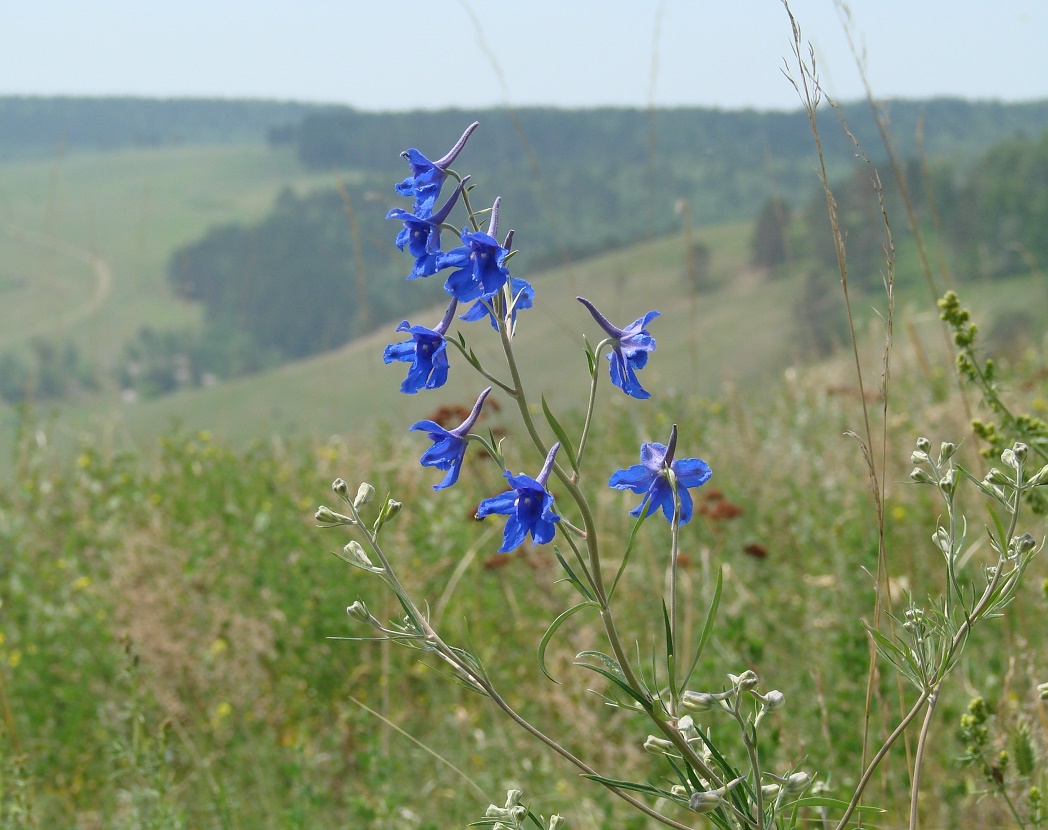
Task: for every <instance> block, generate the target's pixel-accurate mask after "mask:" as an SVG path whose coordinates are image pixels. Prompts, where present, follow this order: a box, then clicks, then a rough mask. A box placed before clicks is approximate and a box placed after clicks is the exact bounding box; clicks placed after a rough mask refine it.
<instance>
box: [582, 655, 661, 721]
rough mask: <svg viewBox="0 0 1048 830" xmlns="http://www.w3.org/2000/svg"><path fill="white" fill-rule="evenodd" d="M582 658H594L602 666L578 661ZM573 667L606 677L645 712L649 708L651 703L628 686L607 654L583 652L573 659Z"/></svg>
mask: <svg viewBox="0 0 1048 830" xmlns="http://www.w3.org/2000/svg"><path fill="white" fill-rule="evenodd" d="M582 657H595V658H597V659H598V660H599V661H600V662H602V663H603V664H604V665H603V666H594V665H593V664H592V663H585V662H582V661H581V660H580V658H582ZM575 665H576V666H581V667H582V668H584V669H589V670H590V671H594V672H596V673H597V674H599V675H602V676H603V677H606V678H607V679H608V680H610V681H611V682H612V683H614V684H615V685H616V686H618V687H619V688H620V689H622V691H624V692H625V693H626V694H627V695H629V696H630V697H631V698H633V699H634V700H635V701H637V703H639V704H640V705H641V706H643V707H644V709H645V711H647V710H649V709H650V708H651V701H650V700H648V699H647V698H646V697H644V695H642V694H641V693H640V692H638V691H637V690H636V689H634V688H633V687H632V686H630V684H629V683H627V682H626V677H625V675H623V673H622V669H621V668H619V664H618V663H616V662H615V660H614V658H612V657H609V656H608V655H607V654H602V653H601V652H599V651H583V652H581V653H580V654H579V655H578V656H577V657H576V658H575ZM605 667H606V668H605Z"/></svg>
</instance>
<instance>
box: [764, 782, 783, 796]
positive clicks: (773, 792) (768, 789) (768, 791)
mask: <svg viewBox="0 0 1048 830" xmlns="http://www.w3.org/2000/svg"><path fill="white" fill-rule="evenodd" d="M779 789H780V788H779V785H778V784H765V785H764V786H763V787H761V795H763V796H764V797H765V798H775V796H777V795H778V794H779Z"/></svg>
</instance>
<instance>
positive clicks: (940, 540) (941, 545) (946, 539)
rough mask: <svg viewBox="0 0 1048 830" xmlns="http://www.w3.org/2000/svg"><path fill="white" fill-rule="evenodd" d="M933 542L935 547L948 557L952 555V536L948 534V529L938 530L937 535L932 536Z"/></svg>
mask: <svg viewBox="0 0 1048 830" xmlns="http://www.w3.org/2000/svg"><path fill="white" fill-rule="evenodd" d="M932 542H934V543H935V547H937V548H938V549H939V550H941V551H942V552H943V553H944V554H945V555H946V556H949V555H950V551H951V550H952V543H951V542H950V534H949V533H947V532H946V528H944V527H940V528H938V529H937V530H936V531H935V533H933V534H932Z"/></svg>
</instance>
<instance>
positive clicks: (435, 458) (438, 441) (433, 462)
mask: <svg viewBox="0 0 1048 830" xmlns="http://www.w3.org/2000/svg"><path fill="white" fill-rule="evenodd" d="M490 392H491V387H490V386H489V387H488V388H487V389H485V390H484V391H483V392H481V393H480V397H479V398H477V402H476V403H475V404H474V405H473V411H472V412H470V413H469V417H468V418H466V420H465V421H463V422H462V423H461V424H459V425H458V426H457V427H455V428H454V429H445V428H444V427H442V426H441V425H440V424H438V423H437V422H436V421H419V422H417V423H415V424H412V425H411V429H410V430H409V432H416V431H422V432H425V433H427V434H428V437H429V440H430V441H432V442H433V446H432V447H430V448H429V449H428V450H426V451H425V452H424V453H422V458H421V461H422V466H423V467H436V468H437V469H438V470H447V472H448V474H447V475H446V476H444V480H443V481H442V482H440V484H434V485H433V489H434V490H442V489H444V488H445V487H450V486H451V485H452V484H454V483H455V482H456V481H458V477H459V470H461V469H462V460H463V459H464V458H465V457H466V436H467V435H469V431H470V430H471V429H473V425H474V424H475V423H476V422H477V418H479V417H480V410H481V407H483V406H484V399H485V398H486V397H487V396H488V394H489V393H490Z"/></svg>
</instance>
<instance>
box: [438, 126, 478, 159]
mask: <svg viewBox="0 0 1048 830" xmlns="http://www.w3.org/2000/svg"><path fill="white" fill-rule="evenodd" d="M479 126H480V122H479V121H474V122H473V123H472V124H470V125H469V126H468V127H466V130H465V132H463V133H462V136H461V137H460V138H459V140H458V141H456V142H455V146H454V147H452V148H451V149H450V150H448V152H447V154H446V155H443V156H441V157H440V158H439V159H437V160H436V161H435V162H433V166H434V167H439V168H440V169H441V170H447V169H448V168H449V167H450V166H451V164H452V162H454V161H455V159H456V158H457V157H458V154H459V153H461V152H462V148H463V147H465V146H466V142H467V141H468V140H469V137H470V136H471V135H472V134H473V131H474V130H475V129H477V127H479Z"/></svg>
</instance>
